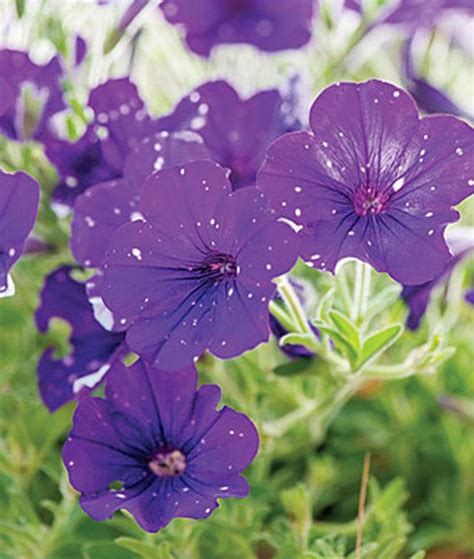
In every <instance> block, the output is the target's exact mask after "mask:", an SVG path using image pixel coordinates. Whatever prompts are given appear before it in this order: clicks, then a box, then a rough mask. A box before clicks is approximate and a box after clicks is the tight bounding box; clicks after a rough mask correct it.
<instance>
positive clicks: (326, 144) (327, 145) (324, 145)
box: [321, 142, 329, 148]
mask: <svg viewBox="0 0 474 559" xmlns="http://www.w3.org/2000/svg"><path fill="white" fill-rule="evenodd" d="M321 143H322V144H323V148H327V147H329V144H328V143H327V142H321Z"/></svg>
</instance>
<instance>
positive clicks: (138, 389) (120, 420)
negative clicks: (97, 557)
mask: <svg viewBox="0 0 474 559" xmlns="http://www.w3.org/2000/svg"><path fill="white" fill-rule="evenodd" d="M196 384H197V372H196V369H195V368H194V367H193V366H190V367H188V368H187V369H183V370H180V371H177V372H174V373H170V372H164V371H161V370H158V369H150V368H148V367H147V366H146V365H145V364H144V363H143V361H138V362H136V363H135V364H134V365H132V366H131V367H129V368H127V367H125V366H124V365H122V364H121V363H116V364H115V365H114V366H113V367H112V369H111V371H110V372H109V374H108V377H107V387H106V399H105V400H103V399H99V398H87V399H85V400H83V401H82V402H81V403H80V404H79V406H78V408H77V411H76V414H75V416H74V426H73V429H72V431H71V433H70V437H69V438H68V440H67V442H66V444H65V445H64V448H63V460H64V463H65V465H66V467H67V469H68V471H69V477H70V480H71V483H72V485H73V486H74V487H75V488H76V489H77V490H78V491H80V493H81V500H80V503H81V506H82V508H83V509H84V510H85V511H86V512H87V514H89V515H90V516H92V518H94V519H95V520H105V519H106V518H110V517H111V516H112V515H113V513H114V512H115V511H117V510H118V509H126V510H128V511H129V512H130V513H131V514H132V515H133V516H134V517H135V519H136V520H137V522H138V523H139V524H140V526H141V527H142V528H143V529H144V530H147V531H149V532H156V531H158V530H160V529H161V528H163V527H164V526H166V525H167V524H168V523H169V522H170V521H171V520H172V519H173V518H176V517H185V518H196V519H198V518H207V517H208V516H209V514H210V513H211V511H212V510H214V509H215V508H216V507H217V506H218V503H217V501H216V498H227V497H240V498H242V497H245V496H246V495H247V494H248V491H249V487H248V484H247V481H246V480H245V479H244V478H243V477H242V476H241V475H240V473H241V472H242V471H243V470H244V469H245V468H246V467H247V466H248V465H249V464H250V463H251V462H252V460H253V459H254V457H255V455H256V453H257V450H258V433H257V430H256V429H255V426H254V425H253V423H252V422H251V421H250V420H249V419H248V418H247V417H246V416H245V415H243V414H241V413H237V412H236V411H234V410H233V409H231V408H229V407H227V406H224V407H223V408H221V409H220V410H219V411H217V410H216V409H215V407H216V405H217V403H218V401H219V398H220V389H219V387H217V386H215V385H204V386H201V387H200V388H199V389H197V390H196ZM114 482H115V483H116V484H117V483H121V484H122V487H121V489H119V490H117V489H116V490H114V489H111V488H110V486H111V485H113V484H114Z"/></svg>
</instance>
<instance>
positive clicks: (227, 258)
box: [193, 254, 239, 280]
mask: <svg viewBox="0 0 474 559" xmlns="http://www.w3.org/2000/svg"><path fill="white" fill-rule="evenodd" d="M193 271H194V272H198V273H199V275H200V276H202V278H205V279H212V280H223V279H232V278H235V277H236V276H237V274H238V273H239V267H238V265H237V261H236V259H235V257H234V256H231V255H230V254H212V255H210V256H209V257H208V258H206V260H204V262H203V263H202V264H201V265H200V266H197V267H196V268H194V269H193Z"/></svg>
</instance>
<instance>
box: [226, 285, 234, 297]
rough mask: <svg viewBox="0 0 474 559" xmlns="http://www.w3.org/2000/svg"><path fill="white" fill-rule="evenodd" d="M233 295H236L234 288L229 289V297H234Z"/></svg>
mask: <svg viewBox="0 0 474 559" xmlns="http://www.w3.org/2000/svg"><path fill="white" fill-rule="evenodd" d="M233 294H234V288H233V287H231V288H230V289H228V291H227V295H228V296H229V297H232V295H233Z"/></svg>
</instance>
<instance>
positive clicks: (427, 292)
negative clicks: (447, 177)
mask: <svg viewBox="0 0 474 559" xmlns="http://www.w3.org/2000/svg"><path fill="white" fill-rule="evenodd" d="M447 239H448V245H449V247H450V249H451V251H452V253H453V256H452V257H451V259H450V260H449V261H448V263H447V264H446V266H445V267H444V268H443V270H442V271H441V273H440V274H439V275H438V276H436V277H435V278H434V279H432V280H431V281H427V282H425V283H423V284H421V285H408V286H404V288H403V290H402V294H401V297H402V299H403V300H404V301H405V303H406V304H407V305H408V308H409V313H408V317H407V321H406V324H407V328H409V329H410V330H416V329H417V328H418V327H419V326H420V323H421V320H422V318H423V316H424V315H425V313H426V310H427V308H428V305H429V303H430V301H431V295H432V293H433V290H434V289H435V288H436V287H438V286H439V285H441V284H443V283H446V282H447V281H448V280H449V278H450V277H451V274H452V273H453V272H454V270H455V268H456V267H457V266H458V264H459V263H460V262H462V261H463V260H464V259H466V258H467V257H469V256H471V255H472V254H473V252H474V230H473V229H472V228H459V229H458V230H452V231H448V235H447Z"/></svg>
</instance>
